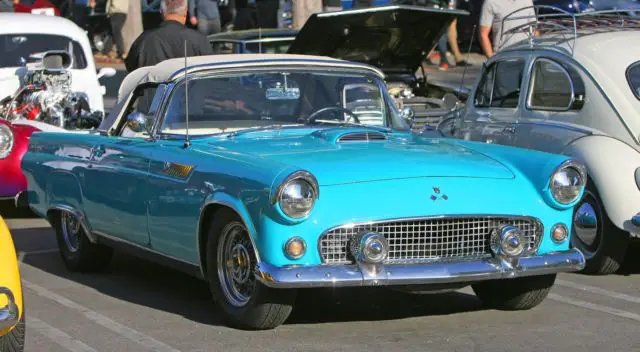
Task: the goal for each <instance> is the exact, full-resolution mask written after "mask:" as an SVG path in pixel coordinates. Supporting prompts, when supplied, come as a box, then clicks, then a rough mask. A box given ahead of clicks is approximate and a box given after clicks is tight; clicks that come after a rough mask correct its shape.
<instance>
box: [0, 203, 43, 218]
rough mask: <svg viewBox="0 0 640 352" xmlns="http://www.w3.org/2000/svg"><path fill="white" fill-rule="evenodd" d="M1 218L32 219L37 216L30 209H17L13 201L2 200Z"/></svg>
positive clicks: (0, 204) (0, 206) (0, 205)
mask: <svg viewBox="0 0 640 352" xmlns="http://www.w3.org/2000/svg"><path fill="white" fill-rule="evenodd" d="M0 216H2V217H3V218H4V219H5V220H6V219H30V218H36V215H35V214H34V213H33V212H32V211H31V210H30V209H28V208H16V207H15V205H14V201H13V200H0Z"/></svg>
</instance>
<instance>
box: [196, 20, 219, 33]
mask: <svg viewBox="0 0 640 352" xmlns="http://www.w3.org/2000/svg"><path fill="white" fill-rule="evenodd" d="M198 31H199V32H200V33H202V34H204V35H209V34H215V33H219V32H220V18H198Z"/></svg>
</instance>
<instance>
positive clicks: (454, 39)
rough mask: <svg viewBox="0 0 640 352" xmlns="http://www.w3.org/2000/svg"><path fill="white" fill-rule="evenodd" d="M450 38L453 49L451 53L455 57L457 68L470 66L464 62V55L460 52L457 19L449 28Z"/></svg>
mask: <svg viewBox="0 0 640 352" xmlns="http://www.w3.org/2000/svg"><path fill="white" fill-rule="evenodd" d="M447 34H448V37H449V46H450V47H451V52H452V53H453V56H455V60H456V66H469V63H468V62H467V61H466V60H464V57H463V56H462V53H461V52H460V47H459V46H458V20H457V19H455V20H453V22H452V23H451V25H450V26H449V30H448V31H447Z"/></svg>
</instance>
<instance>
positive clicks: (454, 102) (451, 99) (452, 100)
mask: <svg viewBox="0 0 640 352" xmlns="http://www.w3.org/2000/svg"><path fill="white" fill-rule="evenodd" d="M442 101H443V102H444V108H445V109H447V110H453V109H454V108H455V107H456V106H458V97H456V95H455V94H453V93H446V94H445V95H444V96H443V97H442Z"/></svg>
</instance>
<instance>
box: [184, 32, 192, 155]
mask: <svg viewBox="0 0 640 352" xmlns="http://www.w3.org/2000/svg"><path fill="white" fill-rule="evenodd" d="M184 110H185V111H184V118H185V122H186V124H185V125H186V129H187V132H186V139H185V141H184V147H185V148H189V147H190V146H191V141H190V140H189V75H188V72H187V41H186V40H185V41H184Z"/></svg>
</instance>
